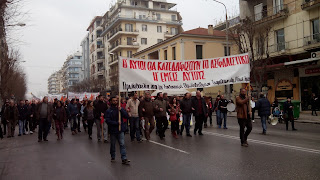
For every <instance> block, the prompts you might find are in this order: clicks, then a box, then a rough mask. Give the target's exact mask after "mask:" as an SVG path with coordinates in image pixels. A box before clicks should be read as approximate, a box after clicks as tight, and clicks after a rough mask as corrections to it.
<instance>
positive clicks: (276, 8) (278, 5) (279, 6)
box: [273, 0, 283, 14]
mask: <svg viewBox="0 0 320 180" xmlns="http://www.w3.org/2000/svg"><path fill="white" fill-rule="evenodd" d="M281 10H283V0H273V13H274V14H277V13H279V12H280V11H281Z"/></svg>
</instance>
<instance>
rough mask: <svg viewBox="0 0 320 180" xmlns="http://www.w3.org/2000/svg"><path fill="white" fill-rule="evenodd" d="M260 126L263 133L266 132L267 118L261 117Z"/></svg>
mask: <svg viewBox="0 0 320 180" xmlns="http://www.w3.org/2000/svg"><path fill="white" fill-rule="evenodd" d="M261 124H262V130H263V132H267V116H261Z"/></svg>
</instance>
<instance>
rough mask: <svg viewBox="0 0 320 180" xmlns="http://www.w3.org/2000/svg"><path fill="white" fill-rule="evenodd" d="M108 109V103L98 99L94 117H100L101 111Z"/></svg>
mask: <svg viewBox="0 0 320 180" xmlns="http://www.w3.org/2000/svg"><path fill="white" fill-rule="evenodd" d="M107 110H108V105H107V104H106V103H104V102H103V101H97V102H96V103H95V104H94V112H93V113H94V118H95V119H100V117H101V113H105V112H106V111H107Z"/></svg>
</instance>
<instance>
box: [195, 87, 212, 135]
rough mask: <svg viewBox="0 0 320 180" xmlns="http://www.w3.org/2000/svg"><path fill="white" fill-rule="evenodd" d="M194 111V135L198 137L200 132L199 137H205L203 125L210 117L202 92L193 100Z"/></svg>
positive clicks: (198, 92)
mask: <svg viewBox="0 0 320 180" xmlns="http://www.w3.org/2000/svg"><path fill="white" fill-rule="evenodd" d="M192 110H193V114H194V116H195V119H196V124H195V128H194V135H196V134H197V131H198V133H199V135H201V136H202V135H203V134H202V125H203V122H204V119H205V118H207V117H208V112H207V107H206V102H205V100H204V99H203V97H201V92H200V91H197V93H196V97H194V98H193V99H192Z"/></svg>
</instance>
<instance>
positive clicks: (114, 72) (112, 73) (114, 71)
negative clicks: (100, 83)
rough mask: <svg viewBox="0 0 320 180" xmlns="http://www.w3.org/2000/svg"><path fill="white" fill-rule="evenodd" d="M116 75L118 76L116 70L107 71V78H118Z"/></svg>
mask: <svg viewBox="0 0 320 180" xmlns="http://www.w3.org/2000/svg"><path fill="white" fill-rule="evenodd" d="M118 74H119V71H118V70H113V71H109V76H110V77H114V76H118Z"/></svg>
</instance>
